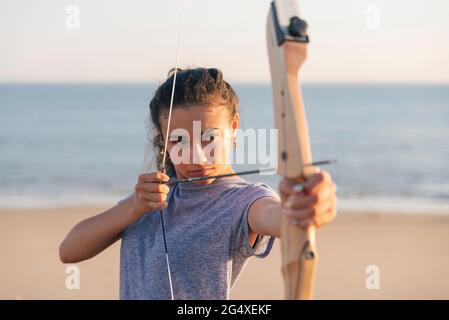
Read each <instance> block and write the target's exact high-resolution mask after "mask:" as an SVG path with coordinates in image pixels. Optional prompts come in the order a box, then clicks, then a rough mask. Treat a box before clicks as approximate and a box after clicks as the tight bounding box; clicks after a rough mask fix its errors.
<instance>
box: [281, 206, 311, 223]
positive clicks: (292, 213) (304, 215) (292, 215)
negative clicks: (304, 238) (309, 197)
mask: <svg viewBox="0 0 449 320" xmlns="http://www.w3.org/2000/svg"><path fill="white" fill-rule="evenodd" d="M283 212H284V214H285V215H286V216H287V217H288V218H289V219H290V220H292V221H293V220H305V219H308V218H311V217H313V215H314V214H315V212H314V209H313V208H306V209H302V210H292V209H284V210H283Z"/></svg>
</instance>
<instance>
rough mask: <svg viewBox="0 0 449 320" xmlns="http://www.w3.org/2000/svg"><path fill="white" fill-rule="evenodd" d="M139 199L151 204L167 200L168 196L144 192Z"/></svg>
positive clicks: (139, 195)
mask: <svg viewBox="0 0 449 320" xmlns="http://www.w3.org/2000/svg"><path fill="white" fill-rule="evenodd" d="M137 197H138V199H140V200H144V201H151V202H161V201H166V200H167V194H165V193H155V192H151V193H149V192H142V193H139V194H138V195H137Z"/></svg>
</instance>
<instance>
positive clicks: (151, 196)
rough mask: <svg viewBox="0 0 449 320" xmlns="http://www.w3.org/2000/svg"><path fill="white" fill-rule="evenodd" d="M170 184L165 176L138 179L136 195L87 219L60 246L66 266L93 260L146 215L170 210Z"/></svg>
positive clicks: (143, 175)
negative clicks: (168, 198)
mask: <svg viewBox="0 0 449 320" xmlns="http://www.w3.org/2000/svg"><path fill="white" fill-rule="evenodd" d="M164 181H168V176H166V175H165V174H163V173H158V172H153V173H146V174H142V175H140V176H139V179H138V183H137V185H136V187H135V190H136V192H134V193H133V195H132V196H131V197H129V198H127V199H126V200H124V201H122V202H120V203H119V204H117V205H116V206H114V207H112V208H111V209H109V210H106V211H104V212H102V213H100V214H98V215H96V216H93V217H91V218H88V219H85V220H83V221H81V222H80V223H78V224H77V225H76V226H74V227H73V228H72V230H71V231H70V232H69V234H68V235H67V236H66V238H65V239H64V241H63V242H62V243H61V245H60V246H59V257H60V259H61V261H62V262H63V263H74V262H79V261H83V260H86V259H90V258H92V257H94V256H96V255H97V254H99V253H100V252H101V251H103V250H104V249H106V248H107V247H109V246H110V245H112V244H113V243H114V242H116V241H117V240H118V239H120V238H121V236H122V232H123V230H125V228H126V227H127V226H128V225H130V224H131V223H133V222H134V221H136V220H137V219H139V218H140V217H141V216H142V215H144V214H145V213H147V212H151V211H154V210H156V209H163V208H165V207H166V206H167V201H166V200H167V193H168V191H169V188H168V186H166V185H165V184H162V183H161V182H164Z"/></svg>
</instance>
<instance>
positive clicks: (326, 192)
mask: <svg viewBox="0 0 449 320" xmlns="http://www.w3.org/2000/svg"><path fill="white" fill-rule="evenodd" d="M335 190H336V189H335V187H334V186H331V187H327V188H324V189H322V190H320V191H319V192H318V193H315V194H310V195H307V196H303V195H292V196H290V197H289V198H288V199H287V200H286V201H285V203H286V204H287V205H285V204H284V207H286V208H290V209H293V210H301V209H306V208H308V207H311V206H313V205H317V204H319V203H321V202H326V201H327V200H328V199H329V198H330V197H332V196H334V195H335Z"/></svg>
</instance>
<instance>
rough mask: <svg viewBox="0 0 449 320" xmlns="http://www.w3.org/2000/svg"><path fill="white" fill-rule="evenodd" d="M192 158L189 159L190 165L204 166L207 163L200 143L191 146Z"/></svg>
mask: <svg viewBox="0 0 449 320" xmlns="http://www.w3.org/2000/svg"><path fill="white" fill-rule="evenodd" d="M192 149H193V150H192V157H191V159H190V161H191V163H192V164H199V165H204V164H206V163H207V157H206V154H205V152H204V150H203V147H202V146H201V144H200V143H195V144H193V148H192Z"/></svg>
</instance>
